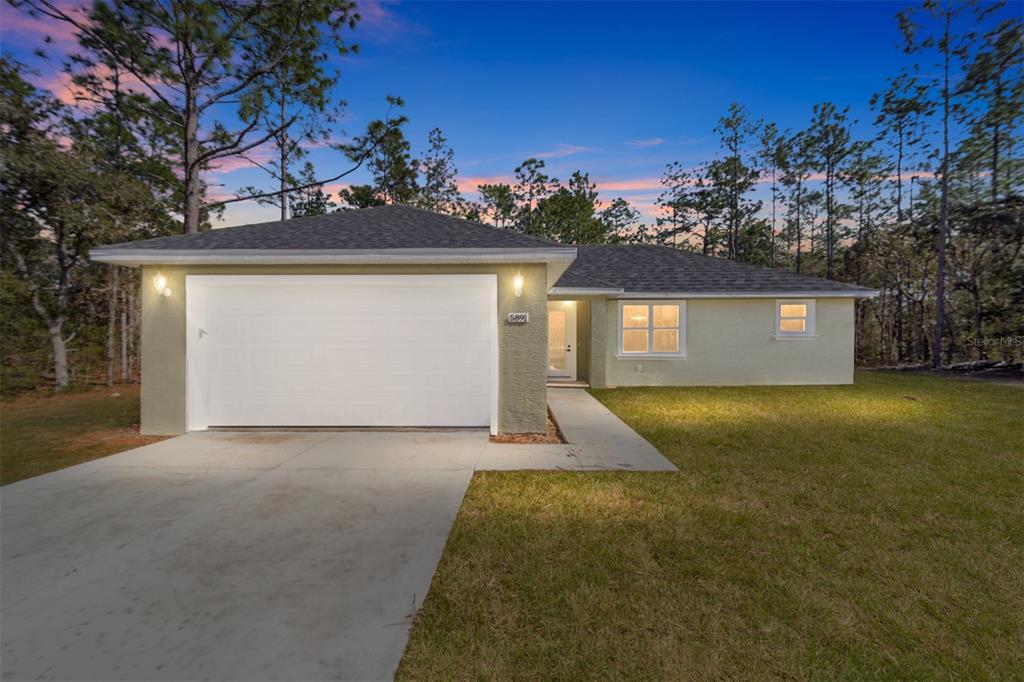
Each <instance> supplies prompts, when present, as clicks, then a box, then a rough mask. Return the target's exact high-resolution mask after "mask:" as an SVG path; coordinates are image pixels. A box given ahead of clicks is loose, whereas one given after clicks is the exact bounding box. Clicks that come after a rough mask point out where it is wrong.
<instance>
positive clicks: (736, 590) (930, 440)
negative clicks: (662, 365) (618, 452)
mask: <svg viewBox="0 0 1024 682" xmlns="http://www.w3.org/2000/svg"><path fill="white" fill-rule="evenodd" d="M595 394H596V395H597V396H598V398H599V399H601V400H602V401H603V402H604V403H605V404H606V405H608V406H609V408H611V409H612V410H613V411H614V412H616V414H618V415H619V416H620V417H622V418H623V419H625V420H626V421H627V422H628V423H629V424H630V425H632V426H633V427H634V428H636V429H638V430H639V431H640V433H641V434H642V435H644V436H645V437H647V438H648V439H650V440H651V441H652V442H653V443H654V444H655V445H656V446H657V447H658V448H659V449H660V450H661V451H662V452H663V453H664V454H665V455H666V456H667V457H668V458H669V459H671V460H672V461H673V462H675V463H676V464H677V465H678V466H679V467H680V469H681V471H680V472H679V473H634V472H616V473H574V472H511V473H497V472H487V473H481V474H477V475H476V476H475V477H474V479H473V483H472V485H471V486H470V489H469V491H468V493H467V496H466V500H465V502H464V505H463V509H462V511H461V512H460V514H459V517H458V519H457V520H456V523H455V526H454V528H453V531H452V534H451V536H450V538H449V540H448V545H447V547H446V550H445V554H444V558H443V559H442V561H441V565H440V567H439V568H438V572H437V574H436V576H435V578H434V582H433V585H432V587H431V590H430V592H429V594H428V595H427V599H426V601H425V603H424V605H423V608H422V610H421V611H420V613H419V614H418V616H417V620H416V624H415V627H414V628H413V632H412V637H411V640H410V643H409V646H408V649H407V651H406V655H405V657H404V659H403V662H402V665H401V667H400V669H399V676H400V677H402V678H404V679H423V680H427V679H468V678H486V679H510V678H514V679H594V678H602V679H603V678H654V679H687V678H696V679H706V678H727V679H764V678H847V679H864V678H878V677H885V678H901V679H902V678H913V679H934V678H943V679H948V678H964V679H1008V678H1013V677H1015V676H1017V675H1018V674H1019V671H1020V670H1022V669H1024V653H1022V652H1024V646H1022V644H1024V615H1022V614H1024V570H1022V568H1021V567H1022V566H1024V505H1022V504H1021V490H1024V427H1022V419H1021V418H1022V417H1024V413H1022V402H1021V399H1022V395H1024V394H1022V393H1021V392H1020V390H1019V389H1016V388H1013V387H1006V386H997V385H989V384H981V383H977V382H955V381H948V380H942V379H936V378H933V377H921V376H889V375H879V374H859V375H858V378H857V384H856V385H854V386H840V387H778V388H719V389H680V388H665V389H653V388H647V389H619V390H614V391H595ZM908 396H910V398H913V399H909V398H908Z"/></svg>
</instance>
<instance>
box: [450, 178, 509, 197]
mask: <svg viewBox="0 0 1024 682" xmlns="http://www.w3.org/2000/svg"><path fill="white" fill-rule="evenodd" d="M501 184H504V185H513V184H515V178H513V177H510V176H508V175H491V176H484V175H479V176H470V177H465V178H459V179H458V182H457V186H458V188H459V191H460V192H462V193H463V194H471V193H474V192H476V188H477V186H478V185H501Z"/></svg>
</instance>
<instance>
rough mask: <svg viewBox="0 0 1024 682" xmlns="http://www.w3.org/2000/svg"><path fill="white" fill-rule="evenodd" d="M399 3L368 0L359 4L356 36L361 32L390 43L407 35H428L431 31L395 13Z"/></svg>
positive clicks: (357, 7)
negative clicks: (394, 7)
mask: <svg viewBox="0 0 1024 682" xmlns="http://www.w3.org/2000/svg"><path fill="white" fill-rule="evenodd" d="M395 4H397V3H384V2H380V1H379V0H366V1H365V2H359V3H358V4H357V6H356V11H357V12H358V13H359V17H360V19H359V24H358V25H357V26H356V35H357V36H358V35H359V34H360V33H361V32H365V33H367V34H368V37H370V38H372V39H374V40H377V41H379V42H388V41H390V40H394V39H397V38H398V37H400V36H402V35H406V34H410V33H413V34H419V35H426V34H429V33H430V31H429V30H428V29H427V28H426V27H424V26H421V25H419V24H416V23H413V22H411V21H408V20H406V19H403V18H402V17H399V16H398V15H397V14H396V13H395V12H393V11H392V10H391V9H390V7H389V5H390V6H391V7H393V6H394V5H395Z"/></svg>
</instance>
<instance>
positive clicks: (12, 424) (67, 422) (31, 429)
mask: <svg viewBox="0 0 1024 682" xmlns="http://www.w3.org/2000/svg"><path fill="white" fill-rule="evenodd" d="M158 440H160V438H159V437H153V436H140V435H139V388H138V386H117V387H114V388H112V389H96V390H92V391H84V392H74V393H63V394H59V395H38V394H36V395H26V396H22V397H20V398H16V399H14V400H8V401H4V402H3V403H0V484H7V483H13V482H14V481H19V480H21V479H23V478H29V477H30V476H38V475H39V474H45V473H47V472H50V471H56V470H57V469H63V468H64V467H68V466H71V465H73V464H80V463H81V462H87V461H89V460H91V459H96V458H97V457H104V456H106V455H110V454H113V453H115V452H120V451H122V450H127V449H129V448H134V447H138V446H140V445H145V444H147V443H152V442H155V441H158Z"/></svg>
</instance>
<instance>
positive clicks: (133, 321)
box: [128, 287, 142, 383]
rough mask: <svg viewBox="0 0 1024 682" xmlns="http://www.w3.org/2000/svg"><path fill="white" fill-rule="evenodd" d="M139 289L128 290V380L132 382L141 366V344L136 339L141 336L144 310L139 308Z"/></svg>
mask: <svg viewBox="0 0 1024 682" xmlns="http://www.w3.org/2000/svg"><path fill="white" fill-rule="evenodd" d="M138 291H139V290H138V288H137V287H132V288H131V289H130V290H129V292H128V301H129V302H130V305H129V306H128V380H129V382H131V383H134V382H135V376H136V374H137V372H136V368H137V367H138V366H139V351H138V348H139V344H138V343H136V339H138V338H139V320H140V319H141V317H142V314H141V313H142V311H141V310H140V308H139V295H138Z"/></svg>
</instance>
